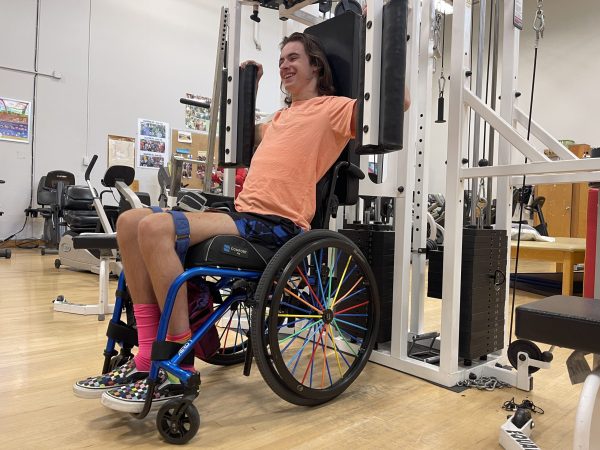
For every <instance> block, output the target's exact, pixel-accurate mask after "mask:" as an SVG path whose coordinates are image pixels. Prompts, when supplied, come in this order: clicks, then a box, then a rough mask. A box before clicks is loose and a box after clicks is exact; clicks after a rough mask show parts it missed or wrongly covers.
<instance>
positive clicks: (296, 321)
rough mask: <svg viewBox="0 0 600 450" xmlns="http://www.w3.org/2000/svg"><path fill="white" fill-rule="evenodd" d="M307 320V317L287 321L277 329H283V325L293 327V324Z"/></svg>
mask: <svg viewBox="0 0 600 450" xmlns="http://www.w3.org/2000/svg"><path fill="white" fill-rule="evenodd" d="M294 317H296V316H294ZM305 321H306V319H303V318H301V319H298V320H294V321H293V322H286V323H284V324H281V325H279V326H278V327H277V329H278V330H281V329H282V328H283V327H288V328H291V327H292V326H293V325H296V324H297V323H299V322H305Z"/></svg>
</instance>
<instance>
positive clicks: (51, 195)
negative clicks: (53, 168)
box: [37, 175, 58, 206]
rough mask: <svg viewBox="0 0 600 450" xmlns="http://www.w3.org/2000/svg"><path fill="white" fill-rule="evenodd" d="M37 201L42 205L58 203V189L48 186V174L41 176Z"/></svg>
mask: <svg viewBox="0 0 600 450" xmlns="http://www.w3.org/2000/svg"><path fill="white" fill-rule="evenodd" d="M37 202H38V205H41V206H46V205H56V204H57V203H58V200H57V198H56V189H52V188H47V187H46V175H44V176H43V177H41V178H40V182H39V183H38V188H37Z"/></svg>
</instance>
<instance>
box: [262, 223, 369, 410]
mask: <svg viewBox="0 0 600 450" xmlns="http://www.w3.org/2000/svg"><path fill="white" fill-rule="evenodd" d="M330 246H337V247H338V248H343V249H345V250H346V251H347V252H349V253H348V254H352V256H353V257H354V258H355V260H356V261H358V264H359V265H360V270H361V271H362V272H363V274H364V276H365V277H366V283H365V285H367V286H368V287H369V290H370V291H369V292H370V295H371V297H370V298H371V299H372V301H371V303H370V305H369V308H370V314H369V319H368V322H369V324H368V325H369V326H368V331H367V333H366V334H367V337H366V338H365V339H364V340H363V344H362V345H361V347H360V350H359V352H358V353H359V354H358V355H357V356H356V360H355V361H354V362H353V364H352V366H351V367H350V370H349V371H348V374H347V376H346V375H344V377H343V379H342V380H341V381H340V382H339V383H337V384H336V385H335V386H331V387H330V388H328V389H313V388H312V387H311V388H307V387H305V386H303V385H302V383H299V382H298V381H296V380H294V379H293V376H292V375H291V374H290V373H287V371H286V369H285V364H283V361H282V360H280V359H279V357H278V356H277V352H278V351H277V350H276V351H275V357H274V356H273V354H272V351H271V348H270V347H271V345H272V344H273V342H274V339H275V338H273V336H271V337H269V334H268V333H267V332H266V328H268V326H269V325H268V323H267V322H268V320H269V318H268V317H267V315H268V313H267V308H268V307H269V303H268V302H269V298H268V297H269V295H270V292H271V288H272V286H273V285H274V282H275V281H276V280H277V279H278V278H279V276H280V275H283V276H286V273H287V274H291V273H292V272H293V269H294V267H293V266H294V265H295V264H296V262H295V261H300V260H302V259H303V258H304V256H303V253H304V252H306V251H307V250H308V253H307V254H309V253H310V252H311V251H312V250H310V249H312V248H330ZM290 268H291V270H290ZM277 320H278V318H273V319H272V323H271V325H272V326H275V325H276V324H277V323H278V322H277ZM378 323H379V296H378V293H377V286H376V284H375V278H374V275H373V272H372V270H371V268H370V266H369V264H368V262H367V261H366V259H365V257H364V255H362V253H361V252H360V250H359V249H358V247H356V245H355V244H354V243H353V242H352V241H350V240H349V239H348V238H346V237H345V236H343V235H341V234H340V233H336V232H334V231H329V230H316V231H311V232H308V233H304V234H301V235H299V236H297V237H295V238H294V239H292V240H290V241H289V242H288V243H286V244H285V245H284V246H283V247H282V248H281V249H280V250H279V251H278V252H277V254H276V255H275V256H274V257H273V258H272V259H271V261H270V262H269V264H268V265H267V268H266V269H265V271H264V273H263V275H262V277H261V279H260V281H259V283H258V286H257V290H256V295H255V305H254V307H253V312H252V326H251V335H252V339H251V342H252V347H253V352H254V358H255V360H256V363H257V366H258V368H259V370H260V372H261V375H262V376H263V378H264V380H265V382H266V383H267V384H268V385H269V387H270V388H271V389H272V390H273V391H274V392H275V393H276V394H277V395H279V396H280V397H281V398H283V399H284V400H286V401H288V402H290V403H293V404H296V405H301V406H314V405H319V404H322V403H325V402H328V401H330V400H332V399H333V398H335V397H337V396H338V395H340V394H341V393H342V392H344V391H345V390H346V389H347V388H348V387H349V386H350V385H351V384H352V383H353V382H354V380H355V379H356V377H358V375H359V374H360V372H361V371H362V370H363V368H364V366H365V365H366V363H367V362H368V359H369V356H370V354H371V351H372V349H373V347H374V345H375V339H376V335H377V328H378Z"/></svg>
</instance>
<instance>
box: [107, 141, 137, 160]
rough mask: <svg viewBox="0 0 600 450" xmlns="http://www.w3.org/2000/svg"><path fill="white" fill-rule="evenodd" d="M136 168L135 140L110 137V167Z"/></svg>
mask: <svg viewBox="0 0 600 450" xmlns="http://www.w3.org/2000/svg"><path fill="white" fill-rule="evenodd" d="M112 166H129V167H135V138H132V137H126V136H115V135H112V134H109V135H108V167H112Z"/></svg>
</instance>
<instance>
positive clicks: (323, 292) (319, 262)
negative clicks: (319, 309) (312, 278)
mask: <svg viewBox="0 0 600 450" xmlns="http://www.w3.org/2000/svg"><path fill="white" fill-rule="evenodd" d="M313 257H314V260H315V268H316V270H317V279H318V280H319V288H320V292H321V298H325V290H324V289H323V281H322V280H321V263H322V262H323V249H322V248H321V249H320V250H319V258H318V259H317V255H316V254H315V253H314V252H313Z"/></svg>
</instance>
